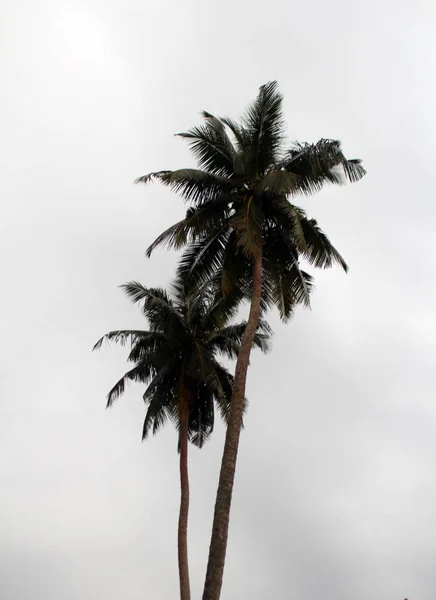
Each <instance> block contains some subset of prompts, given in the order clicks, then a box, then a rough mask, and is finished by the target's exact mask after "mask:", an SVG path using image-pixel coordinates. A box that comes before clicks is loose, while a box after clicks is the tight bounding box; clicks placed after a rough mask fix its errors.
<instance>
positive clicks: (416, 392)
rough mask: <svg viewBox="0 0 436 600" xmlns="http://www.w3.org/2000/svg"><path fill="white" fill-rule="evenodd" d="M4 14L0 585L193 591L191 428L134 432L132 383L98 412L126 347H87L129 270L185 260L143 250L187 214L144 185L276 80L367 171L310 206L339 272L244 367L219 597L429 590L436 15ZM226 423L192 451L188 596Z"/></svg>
mask: <svg viewBox="0 0 436 600" xmlns="http://www.w3.org/2000/svg"><path fill="white" fill-rule="evenodd" d="M1 4H2V13H3V15H2V19H1V24H0V29H1V32H0V45H1V46H0V47H1V51H0V52H1V58H0V60H1V62H0V67H1V71H2V84H3V85H2V89H3V93H2V94H1V98H0V108H1V111H0V120H1V126H2V135H1V165H2V177H1V183H0V185H1V199H2V202H1V215H0V228H1V235H0V256H1V259H0V271H1V282H2V293H1V296H0V319H1V350H0V352H1V353H0V385H1V404H0V490H1V491H0V509H1V510H0V513H1V517H0V595H1V597H2V598H4V599H5V600H27V599H32V600H33V599H35V600H59V599H61V600H87V599H96V598H105V599H106V600H118V599H119V598H123V599H124V600H144V599H147V600H148V599H150V600H167V599H168V600H171V599H174V598H176V597H177V594H178V579H177V555H176V526H177V513H178V502H179V485H178V465H177V461H178V457H177V453H176V434H175V431H174V430H172V429H171V426H170V425H168V426H167V428H166V429H165V430H164V431H162V432H161V433H160V434H159V435H158V436H157V437H156V438H153V439H151V440H150V441H147V442H146V443H144V444H141V442H140V435H141V427H142V418H143V414H144V407H143V404H142V400H141V395H142V393H141V389H140V387H135V386H132V387H131V388H130V389H129V391H128V393H126V394H125V396H124V397H123V398H122V399H121V400H120V401H119V402H118V403H117V405H116V406H114V407H113V409H111V410H109V411H105V410H104V407H105V394H106V393H107V391H108V390H109V388H110V387H111V386H112V384H113V383H114V382H115V381H116V380H117V379H118V378H119V377H120V376H121V375H122V374H123V372H124V370H125V368H126V364H125V356H126V351H125V349H122V348H116V347H114V348H109V347H107V348H104V349H103V350H102V351H101V352H100V353H98V354H92V353H91V347H92V345H93V343H94V342H95V341H96V340H97V339H98V338H99V337H100V336H101V335H102V334H103V333H105V332H106V331H109V330H111V329H116V328H130V327H142V325H143V323H142V320H141V316H140V314H139V311H138V310H137V309H136V308H135V307H134V306H133V305H131V304H130V303H129V301H128V300H127V298H125V297H123V294H122V292H121V290H119V289H118V288H117V286H118V285H120V284H122V283H124V282H125V281H128V280H130V279H139V280H140V281H142V282H144V283H145V284H147V285H166V283H167V282H168V281H169V279H170V277H171V275H172V270H173V268H174V265H175V260H176V256H175V255H174V254H171V253H169V254H165V253H164V252H160V253H156V255H155V256H154V257H153V258H152V259H151V260H149V261H147V260H146V259H145V258H144V256H143V252H144V249H145V248H146V246H147V245H148V243H149V242H150V241H151V240H152V239H153V238H154V236H156V234H157V233H159V232H160V231H161V230H162V229H163V228H164V227H166V226H167V225H169V224H170V223H171V222H173V221H175V220H176V219H177V218H178V217H179V216H180V215H182V214H183V207H182V204H181V203H180V201H179V200H178V199H177V198H176V197H173V196H172V195H171V193H169V192H168V191H166V190H162V189H159V188H158V187H157V186H156V187H150V188H147V189H144V188H140V187H135V186H134V185H132V181H133V179H134V178H135V177H137V176H139V175H143V174H144V173H146V172H148V171H151V170H156V169H161V168H177V167H180V166H190V165H192V159H191V157H190V155H189V153H188V150H187V148H186V147H185V145H184V144H183V141H182V140H178V139H176V138H174V137H173V134H174V133H176V132H178V131H182V130H185V129H186V128H188V127H189V126H191V125H193V124H195V123H197V122H198V121H199V114H198V113H199V111H200V110H202V109H207V110H209V111H211V112H215V113H217V114H221V115H231V116H235V117H236V116H238V115H239V114H240V113H241V111H242V109H243V108H244V106H245V105H246V104H247V103H248V102H249V101H250V100H252V99H253V98H254V97H255V95H256V93H257V89H258V87H259V85H261V84H262V83H265V82H266V81H268V80H271V79H277V80H278V81H279V83H280V86H281V90H282V92H283V93H284V96H285V103H284V109H285V115H286V119H287V123H288V131H289V137H290V138H291V139H299V140H301V141H316V140H317V139H319V138H320V137H334V138H339V139H341V140H342V141H343V145H344V150H345V152H346V155H347V156H348V157H350V158H353V157H361V158H363V159H364V164H365V167H366V168H367V169H368V176H367V177H366V178H365V179H364V180H363V181H362V182H360V183H358V184H356V185H355V186H348V187H347V188H335V189H333V188H332V189H329V190H326V191H325V192H323V193H322V194H319V195H317V196H314V197H313V198H310V199H306V198H302V199H301V205H302V206H304V208H305V209H307V211H308V213H309V215H310V216H314V217H316V218H317V219H318V220H319V222H320V224H321V225H322V227H323V228H324V229H325V231H326V232H328V234H329V235H330V237H331V239H332V241H333V242H334V243H335V245H336V246H337V247H338V248H339V249H340V251H341V252H342V253H343V254H344V256H345V257H346V259H347V261H348V262H349V264H350V267H351V271H350V273H349V274H348V275H345V274H343V273H341V272H339V270H337V271H327V272H322V273H316V284H317V286H316V292H315V294H314V296H313V303H312V311H304V310H299V311H298V312H297V314H296V316H295V318H294V320H293V321H292V322H291V323H290V324H289V325H287V326H285V325H282V324H280V323H279V321H278V319H277V317H276V316H275V315H272V316H271V323H272V325H273V328H274V330H275V333H276V336H275V339H274V348H273V352H272V353H271V354H270V355H268V356H267V357H266V358H264V357H262V356H255V357H254V358H253V360H252V367H251V369H250V372H249V384H248V396H249V399H250V409H249V413H248V415H247V419H246V425H247V426H246V430H245V431H244V433H243V436H242V442H241V450H240V460H239V463H238V470H237V479H236V487H235V492H234V502H233V507H232V516H231V529H230V538H229V540H230V542H229V548H228V554H227V562H226V570H225V582H224V587H223V593H222V598H223V600H240V599H244V600H245V599H250V600H267V599H269V598H273V599H277V600H287V599H289V598H299V599H300V600H314V599H315V598H320V597H322V598H324V599H326V600H349V599H350V598H353V600H368V599H371V600H402V599H403V598H405V597H408V598H409V600H434V597H435V591H434V590H435V587H436V571H435V567H434V565H435V559H436V536H435V528H436V439H435V432H436V402H435V392H434V387H435V385H434V378H435V368H434V350H435V335H436V316H435V312H434V307H435V295H436V294H435V290H436V286H435V282H434V272H435V267H436V256H435V251H434V233H435V223H434V220H435V216H436V209H435V202H434V190H435V179H436V177H435V174H434V165H435V160H436V147H435V141H434V140H435V129H436V127H435V125H436V122H435V121H436V119H435V111H434V107H435V103H436V89H435V79H434V72H435V62H436V61H435V58H436V51H435V45H434V42H433V41H432V35H433V34H434V22H435V17H436V9H435V8H434V7H433V6H432V5H431V3H430V1H428V2H426V1H425V0H417V1H415V2H413V3H405V2H403V3H401V2H400V3H398V2H394V1H393V0H384V1H382V2H380V0H366V1H365V2H361V3H352V2H351V3H350V2H345V1H344V0H334V1H333V2H329V3H324V2H321V1H318V2H306V3H296V4H295V3H290V2H285V1H284V0H271V1H270V2H268V3H266V4H264V3H260V2H259V1H258V0H257V1H256V2H242V1H239V2H238V1H236V2H230V1H229V0H224V1H223V2H221V3H219V4H216V5H215V6H214V5H212V4H210V3H205V2H200V1H199V0H183V1H180V2H178V1H177V0H169V1H168V0H167V1H162V2H159V3H158V2H147V1H144V0H124V2H123V3H121V2H114V1H106V2H103V1H102V0H88V1H87V2H82V1H80V0H77V1H75V2H66V1H63V0H57V1H56V2H55V1H52V2H50V1H49V0H40V1H39V2H32V1H30V0H27V1H26V0H24V1H20V0H14V1H12V0H3V2H2V3H1ZM223 434H224V430H223V427H222V426H220V427H217V430H216V435H215V436H214V438H213V440H212V441H211V442H210V443H209V444H208V445H207V446H206V447H205V448H204V449H203V450H202V451H201V452H200V451H199V450H197V449H195V448H192V452H191V485H192V503H191V507H192V510H191V518H190V530H189V543H190V563H191V576H192V592H193V593H192V596H193V599H196V598H200V597H201V590H202V584H203V579H204V573H205V567H206V560H207V551H208V545H209V535H210V528H211V521H212V513H213V503H214V496H215V491H216V485H217V475H218V469H219V463H220V456H221V449H222V443H223Z"/></svg>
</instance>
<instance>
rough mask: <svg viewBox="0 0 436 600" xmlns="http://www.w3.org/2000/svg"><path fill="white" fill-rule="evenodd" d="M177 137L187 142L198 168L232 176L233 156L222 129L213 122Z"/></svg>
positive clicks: (208, 121)
mask: <svg viewBox="0 0 436 600" xmlns="http://www.w3.org/2000/svg"><path fill="white" fill-rule="evenodd" d="M206 114H208V113H206ZM177 135H178V136H179V137H182V138H184V139H187V140H188V143H189V147H190V148H191V151H192V153H193V154H194V156H195V157H196V159H197V163H198V166H199V167H200V168H202V169H205V170H206V171H210V172H211V173H214V174H215V175H221V176H227V177H230V176H232V175H233V173H234V169H233V161H234V155H233V151H232V149H231V148H230V146H229V144H228V138H227V135H226V134H225V131H224V128H222V130H220V129H219V128H218V127H216V125H215V123H214V122H211V121H210V120H209V119H207V120H206V124H205V125H198V126H196V127H192V128H191V129H189V130H188V131H187V132H185V133H179V134H177Z"/></svg>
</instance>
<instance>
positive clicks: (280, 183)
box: [137, 82, 365, 600]
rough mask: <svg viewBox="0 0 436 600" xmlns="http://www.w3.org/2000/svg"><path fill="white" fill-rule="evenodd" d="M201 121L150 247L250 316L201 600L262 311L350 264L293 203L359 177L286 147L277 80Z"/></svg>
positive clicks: (221, 532) (298, 299)
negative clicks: (174, 219) (175, 214)
mask: <svg viewBox="0 0 436 600" xmlns="http://www.w3.org/2000/svg"><path fill="white" fill-rule="evenodd" d="M203 117H204V119H205V123H204V124H203V125H201V126H197V127H193V128H192V129H190V130H189V131H188V132H186V133H182V134H179V135H181V137H183V138H185V139H187V140H188V143H189V145H190V147H191V150H192V152H193V154H194V155H195V157H196V159H197V162H198V167H199V168H198V169H181V170H177V171H160V172H157V173H150V174H149V175H146V176H144V177H141V178H139V179H138V180H137V182H142V183H147V182H149V181H152V180H158V181H160V182H161V183H163V184H164V185H166V186H169V187H170V188H171V189H173V190H174V191H176V192H178V193H179V194H181V196H182V197H183V198H184V199H185V200H186V201H187V202H188V203H189V205H190V206H189V208H188V210H187V212H186V216H185V218H184V219H182V220H181V221H179V222H178V223H176V224H175V225H172V226H171V227H170V228H169V229H167V230H166V231H164V232H163V233H162V234H161V235H160V236H159V237H158V238H157V239H156V240H155V241H154V242H153V244H151V246H150V247H149V248H148V249H147V255H148V256H150V254H151V253H152V251H153V250H154V249H155V248H156V247H157V246H159V245H162V244H163V245H166V246H167V247H173V248H182V247H184V246H187V249H186V250H185V252H184V254H183V255H182V258H181V262H180V265H179V275H180V276H183V277H188V278H191V280H193V281H195V282H197V283H201V282H205V281H209V280H215V279H217V278H219V280H220V281H221V286H222V291H223V293H224V294H225V295H230V296H232V295H233V296H234V297H236V296H237V297H238V298H241V297H247V298H249V300H250V313H249V318H248V322H247V326H246V329H245V332H244V336H243V338H242V341H241V349H240V352H239V354H238V360H237V363H236V370H235V378H234V386H233V397H232V403H231V410H230V415H229V419H228V427H227V434H226V440H225V447H224V453H223V458H222V464H221V471H220V478H219V486H218V491H217V498H216V504H215V513H214V521H213V529H212V539H211V544H210V551H209V561H208V567H207V575H206V582H205V589H204V595H203V599H204V600H218V598H219V596H220V591H221V585H222V578H223V570H224V562H225V554H226V546H227V535H228V527H229V515H230V505H231V497H232V490H233V482H234V476H235V467H236V459H237V453H238V445H239V436H240V430H241V424H242V414H243V402H244V397H245V385H246V378H247V369H248V364H249V357H250V351H251V346H252V341H253V336H254V335H255V332H256V327H257V324H258V322H259V318H260V316H261V314H262V312H263V311H264V310H265V309H266V308H268V307H269V306H276V307H277V308H278V310H279V313H280V316H281V318H282V319H283V320H287V319H289V317H290V316H291V314H292V312H293V309H294V307H295V305H296V304H300V303H303V304H305V305H308V304H309V296H310V291H311V282H312V278H311V276H310V275H308V274H307V273H306V272H305V271H303V270H301V269H300V264H299V259H300V258H303V259H305V260H306V261H307V262H308V263H309V264H311V265H313V266H315V267H321V268H328V267H331V266H332V265H333V264H334V263H336V264H338V265H340V266H341V267H342V268H343V269H344V270H345V271H346V270H347V265H346V263H345V261H344V260H343V258H342V257H341V255H340V254H339V252H338V251H337V250H336V249H335V248H334V247H333V246H332V244H331V243H330V241H329V239H328V238H327V236H326V235H325V234H324V233H323V232H322V231H321V229H320V228H319V226H318V224H317V222H316V221H315V220H314V219H309V218H308V217H307V216H306V213H305V212H304V211H303V210H302V209H301V208H299V207H297V206H296V205H295V204H294V203H293V202H294V197H295V196H296V195H297V194H303V195H308V194H312V193H314V192H317V191H319V190H321V189H322V188H323V187H324V186H325V185H326V184H330V183H331V184H342V183H344V182H345V181H346V180H348V181H351V182H355V181H358V180H359V179H361V178H362V177H363V175H364V174H365V170H364V168H363V167H362V165H361V161H360V160H347V159H346V158H345V156H344V154H343V152H342V149H341V144H340V142H338V141H336V140H328V139H321V140H320V141H318V142H317V143H315V144H308V143H293V144H292V145H291V146H290V147H288V148H284V145H283V141H284V120H283V113H282V96H281V94H280V93H279V90H278V87H277V83H276V82H271V83H268V84H266V85H264V86H262V87H261V88H260V90H259V93H258V96H257V98H256V100H255V101H254V102H253V103H252V104H251V105H250V106H249V107H248V108H247V109H246V112H245V113H244V115H243V116H242V119H241V121H240V122H239V123H236V122H235V121H232V120H231V119H229V118H217V117H215V116H213V115H211V114H210V113H207V112H204V113H203Z"/></svg>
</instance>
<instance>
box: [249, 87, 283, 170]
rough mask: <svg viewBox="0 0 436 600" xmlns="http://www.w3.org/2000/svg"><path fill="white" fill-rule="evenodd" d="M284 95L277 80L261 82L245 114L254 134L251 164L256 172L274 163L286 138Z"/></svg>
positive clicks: (252, 136)
mask: <svg viewBox="0 0 436 600" xmlns="http://www.w3.org/2000/svg"><path fill="white" fill-rule="evenodd" d="M282 102H283V97H282V95H281V94H280V92H279V89H278V85H277V82H276V81H271V82H269V83H267V84H265V85H262V86H261V87H260V89H259V93H258V95H257V98H256V100H255V101H254V102H253V104H251V105H250V106H249V107H248V108H247V109H246V112H245V114H244V115H243V117H242V124H243V127H244V129H245V130H246V131H247V133H248V135H249V136H250V138H251V148H250V157H249V165H250V167H249V168H250V172H251V174H252V175H254V176H258V175H261V174H263V173H265V171H266V170H267V169H268V167H270V166H271V165H272V164H274V163H275V162H276V160H277V156H278V154H279V151H280V147H281V144H282V140H283V132H284V121H283V112H282Z"/></svg>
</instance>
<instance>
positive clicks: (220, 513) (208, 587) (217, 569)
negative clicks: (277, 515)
mask: <svg viewBox="0 0 436 600" xmlns="http://www.w3.org/2000/svg"><path fill="white" fill-rule="evenodd" d="M260 246H261V245H260ZM261 298H262V248H261V247H260V248H259V252H258V254H257V256H256V258H255V262H254V266H253V289H252V296H251V306H250V314H249V317H248V322H247V326H246V328H245V332H244V336H243V338H242V342H241V347H240V350H239V354H238V360H237V362H236V369H235V379H234V384H233V394H232V403H231V407H230V415H229V421H228V425H227V433H226V441H225V444H224V452H223V458H222V461H221V471H220V478H219V484H218V491H217V496H216V502H215V513H214V518H213V526H212V538H211V542H210V548H209V561H208V564H207V572H206V582H205V586H204V592H203V600H218V599H219V597H220V594H221V586H222V582H223V573H224V563H225V559H226V550H227V536H228V531H229V517H230V505H231V502H232V491H233V482H234V479H235V470H236V459H237V456H238V446H239V436H240V433H241V427H242V415H243V409H244V399H245V384H246V380H247V370H248V363H249V360H250V352H251V348H252V345H253V339H254V335H255V333H256V329H257V326H258V323H259V316H260V303H261Z"/></svg>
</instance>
